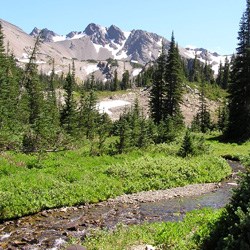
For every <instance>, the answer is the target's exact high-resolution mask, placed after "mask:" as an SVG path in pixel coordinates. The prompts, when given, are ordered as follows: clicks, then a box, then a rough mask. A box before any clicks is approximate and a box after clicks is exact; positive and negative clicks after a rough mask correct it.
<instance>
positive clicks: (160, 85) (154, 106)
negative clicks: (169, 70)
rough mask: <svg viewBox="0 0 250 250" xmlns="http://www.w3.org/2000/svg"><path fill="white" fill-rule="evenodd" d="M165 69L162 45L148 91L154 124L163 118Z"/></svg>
mask: <svg viewBox="0 0 250 250" xmlns="http://www.w3.org/2000/svg"><path fill="white" fill-rule="evenodd" d="M165 69H166V54H165V51H164V46H163V45H162V51H161V54H160V56H159V57H158V59H157V60H156V66H155V70H154V72H153V76H152V78H153V79H152V88H151V91H150V102H149V103H150V110H151V117H152V119H153V121H154V122H155V123H156V124H159V123H160V122H161V121H162V120H163V104H164V102H163V98H164V89H165V79H164V78H165Z"/></svg>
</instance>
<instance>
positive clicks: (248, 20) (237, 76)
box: [226, 0, 250, 141]
mask: <svg viewBox="0 0 250 250" xmlns="http://www.w3.org/2000/svg"><path fill="white" fill-rule="evenodd" d="M238 40H239V43H238V48H237V55H236V58H235V60H234V64H233V66H232V84H231V85H230V87H229V92H230V96H229V124H228V129H227V131H226V136H227V138H228V139H230V140H234V141H242V140H243V141H244V140H248V139H249V138H250V81H249V79H250V0H247V7H246V11H245V12H244V14H243V16H242V19H241V22H240V30H239V36H238Z"/></svg>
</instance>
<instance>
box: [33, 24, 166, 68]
mask: <svg viewBox="0 0 250 250" xmlns="http://www.w3.org/2000/svg"><path fill="white" fill-rule="evenodd" d="M39 32H41V33H40V34H41V39H42V40H43V41H44V42H64V45H65V46H66V47H67V46H68V45H69V43H68V42H67V41H69V40H71V42H70V45H69V46H70V48H71V49H72V50H74V49H75V50H77V48H78V47H79V46H80V45H79V42H77V41H72V40H79V39H81V40H82V41H85V42H87V41H88V40H90V41H91V42H92V44H93V46H94V48H95V50H96V52H97V54H99V53H100V55H99V58H98V56H97V58H95V57H94V58H86V57H84V56H83V55H81V56H80V58H79V59H81V60H86V59H101V60H102V59H103V56H102V54H103V53H105V51H106V54H109V56H110V57H111V58H114V59H117V60H122V59H126V60H133V61H137V62H139V63H141V64H145V63H147V62H149V61H154V60H155V59H156V58H157V57H158V55H159V50H160V48H161V46H162V42H164V44H165V46H166V47H168V45H169V41H168V40H167V39H165V38H163V37H161V36H159V35H157V34H155V33H150V32H146V31H143V30H132V31H131V32H124V31H122V30H121V29H120V28H118V27H117V26H115V25H111V26H110V27H108V28H106V27H103V26H100V25H97V24H94V23H90V24H89V25H88V26H87V27H86V28H85V30H84V31H71V32H70V33H68V34H67V35H61V36H60V35H58V34H56V33H55V32H53V31H51V30H48V29H47V28H45V29H41V30H40V29H37V28H34V29H33V31H32V32H31V33H30V35H31V36H33V37H37V36H38V34H39ZM84 38H85V39H84ZM89 49H92V48H89ZM101 50H102V51H101ZM77 54H78V55H79V54H80V53H77ZM92 54H93V53H92ZM78 55H74V58H78ZM93 56H94V55H93Z"/></svg>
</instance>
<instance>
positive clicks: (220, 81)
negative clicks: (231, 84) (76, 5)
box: [216, 61, 223, 86]
mask: <svg viewBox="0 0 250 250" xmlns="http://www.w3.org/2000/svg"><path fill="white" fill-rule="evenodd" d="M222 80H223V66H222V63H221V61H220V65H219V70H218V75H217V78H216V83H217V84H218V85H219V86H221V85H222Z"/></svg>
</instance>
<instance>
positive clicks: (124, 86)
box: [121, 70, 129, 90]
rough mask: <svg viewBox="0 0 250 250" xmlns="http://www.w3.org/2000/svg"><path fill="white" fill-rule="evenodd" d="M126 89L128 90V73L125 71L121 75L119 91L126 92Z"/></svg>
mask: <svg viewBox="0 0 250 250" xmlns="http://www.w3.org/2000/svg"><path fill="white" fill-rule="evenodd" d="M127 88H129V72H128V70H125V72H124V73H123V74H122V81H121V89H122V90H126V89H127Z"/></svg>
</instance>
